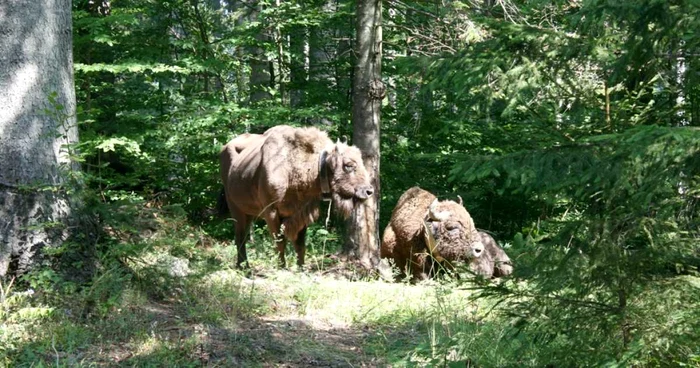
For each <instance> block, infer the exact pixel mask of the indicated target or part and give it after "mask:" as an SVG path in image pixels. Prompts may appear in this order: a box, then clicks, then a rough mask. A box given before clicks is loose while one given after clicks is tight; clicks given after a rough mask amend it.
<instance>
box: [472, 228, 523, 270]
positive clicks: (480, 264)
mask: <svg viewBox="0 0 700 368" xmlns="http://www.w3.org/2000/svg"><path fill="white" fill-rule="evenodd" d="M479 237H480V239H481V243H482V244H484V252H483V253H482V254H481V256H479V257H477V258H474V259H472V260H471V262H469V269H470V270H471V271H472V272H474V273H475V274H478V275H482V276H484V277H503V276H508V275H510V274H511V273H513V264H512V263H511V261H510V258H509V257H508V255H507V254H506V252H505V251H504V250H503V249H502V248H501V247H500V246H499V245H498V243H496V240H495V239H494V238H493V237H492V236H491V235H489V234H487V233H485V232H483V231H479Z"/></svg>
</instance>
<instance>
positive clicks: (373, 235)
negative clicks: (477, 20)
mask: <svg viewBox="0 0 700 368" xmlns="http://www.w3.org/2000/svg"><path fill="white" fill-rule="evenodd" d="M381 19H382V4H381V0H357V10H356V23H355V29H356V40H355V55H356V56H357V61H356V63H355V71H354V76H353V108H352V123H353V144H354V145H356V146H357V147H358V148H359V149H360V150H361V151H362V156H363V160H364V164H365V167H366V168H367V171H368V172H369V174H370V175H371V178H372V185H373V186H374V195H372V196H371V197H370V198H369V199H368V200H367V201H365V202H363V203H362V204H361V205H358V206H357V207H356V210H355V211H353V213H352V215H351V217H350V219H349V220H348V239H347V242H346V244H345V249H344V252H345V253H346V254H347V255H348V258H349V259H351V260H359V261H360V263H361V264H362V265H363V266H365V267H366V268H369V269H377V268H378V267H379V264H380V258H379V240H380V237H379V226H378V225H379V222H378V220H379V198H381V197H380V190H379V189H380V186H379V184H380V183H379V159H380V146H379V133H380V108H381V102H382V99H383V98H384V95H385V94H386V88H385V87H384V84H383V83H382V81H381V60H382V28H381Z"/></svg>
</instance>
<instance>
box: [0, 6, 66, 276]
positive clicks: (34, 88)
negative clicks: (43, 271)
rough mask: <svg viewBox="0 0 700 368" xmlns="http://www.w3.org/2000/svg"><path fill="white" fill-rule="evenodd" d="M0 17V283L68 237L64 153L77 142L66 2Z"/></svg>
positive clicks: (3, 10)
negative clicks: (2, 278)
mask: <svg viewBox="0 0 700 368" xmlns="http://www.w3.org/2000/svg"><path fill="white" fill-rule="evenodd" d="M0 14H1V15H0V35H2V37H0V276H5V275H9V274H15V273H22V272H24V271H26V270H27V269H28V268H29V267H30V266H31V265H32V264H33V262H34V261H35V260H36V258H37V256H38V255H39V254H40V252H39V251H40V250H41V248H43V247H47V246H48V247H50V246H55V245H58V244H60V243H61V242H62V241H63V240H64V239H65V237H66V236H67V234H68V226H66V223H67V220H68V219H69V218H70V215H71V205H70V201H69V200H68V198H67V196H66V195H65V194H64V190H62V186H63V185H64V184H65V177H66V176H65V174H66V172H68V171H70V170H75V169H76V167H75V166H74V165H73V163H72V162H71V160H70V158H69V157H68V155H67V149H66V147H65V145H67V144H71V143H75V142H77V140H78V129H77V126H76V124H75V90H74V86H73V60H72V29H71V2H70V0H46V1H29V0H3V1H2V2H0ZM59 106H60V107H59ZM49 188H50V190H47V189H49ZM40 189H44V190H40ZM56 189H58V190H56Z"/></svg>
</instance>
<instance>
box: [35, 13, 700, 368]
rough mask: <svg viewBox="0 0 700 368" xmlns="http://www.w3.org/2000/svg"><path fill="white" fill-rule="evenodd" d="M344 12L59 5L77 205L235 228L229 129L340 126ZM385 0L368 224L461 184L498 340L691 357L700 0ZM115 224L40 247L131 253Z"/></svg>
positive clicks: (108, 256)
mask: <svg viewBox="0 0 700 368" xmlns="http://www.w3.org/2000/svg"><path fill="white" fill-rule="evenodd" d="M354 9H355V8H354V2H352V1H345V0H338V1H312V0H307V1H304V0H260V1H225V0H221V1H218V0H164V1H160V0H159V1H154V0H120V1H112V2H111V3H110V2H100V1H74V2H73V17H74V19H73V21H74V23H73V26H74V60H75V67H76V77H75V78H76V92H77V97H78V105H79V113H78V121H79V123H80V144H79V147H78V149H79V151H80V152H81V160H82V163H81V164H82V169H83V175H84V178H83V180H84V182H85V184H86V187H87V189H86V190H87V191H88V193H87V194H85V196H86V198H87V200H86V201H87V207H88V208H91V209H92V210H94V211H95V212H96V213H97V215H98V218H99V219H100V221H102V224H103V225H104V224H113V223H119V224H122V225H120V226H126V225H123V224H125V223H128V221H127V220H128V218H129V217H130V216H131V215H130V214H129V213H128V212H124V213H121V212H119V211H115V208H127V207H128V206H130V205H133V204H138V205H142V206H155V207H164V208H168V209H169V210H171V211H178V213H182V214H184V215H185V216H186V219H187V222H188V223H189V224H190V225H193V226H199V227H201V229H203V231H204V232H206V233H207V234H208V235H210V236H212V237H213V238H215V239H220V240H222V239H232V238H233V231H232V226H231V224H230V222H226V221H222V220H221V219H218V218H217V217H216V216H215V214H214V213H213V210H212V209H213V208H215V201H216V198H217V195H218V193H219V191H220V182H219V180H220V179H219V173H218V170H219V169H218V165H217V155H218V153H219V149H220V147H221V145H222V144H223V143H225V142H226V141H228V140H229V139H230V138H231V137H233V136H234V135H236V134H239V133H242V132H254V133H259V132H262V131H264V130H266V129H267V128H268V127H271V126H274V125H279V124H291V125H300V126H301V125H316V126H320V127H322V128H323V129H324V130H327V131H329V132H330V134H331V135H332V136H334V137H341V136H343V135H347V136H352V125H351V123H350V121H351V119H350V118H351V117H350V113H351V103H352V100H351V96H352V77H353V76H352V73H353V65H354V55H353V51H352V45H353V34H354ZM383 9H384V14H383V20H384V24H383V33H384V41H383V50H384V59H383V67H382V72H383V80H384V81H385V83H386V85H387V86H388V94H387V97H386V98H385V100H384V101H383V107H382V126H381V129H382V145H381V148H382V155H381V183H382V191H381V207H380V208H381V216H380V223H381V228H382V229H383V228H384V226H385V224H386V222H387V221H388V218H389V217H390V213H391V210H392V208H393V205H394V204H395V202H396V200H397V199H398V197H399V196H400V195H401V194H402V193H403V192H404V191H405V190H406V189H408V188H409V187H411V186H414V185H420V186H421V187H423V188H424V189H427V190H429V191H431V192H433V193H435V194H436V195H438V197H441V198H453V199H454V198H456V196H457V195H460V196H461V197H462V198H463V199H464V203H465V206H466V207H467V209H468V210H469V212H470V213H471V215H472V216H473V218H474V220H475V223H476V224H477V227H479V228H482V229H487V230H489V231H491V232H492V233H494V234H495V235H496V238H497V239H498V240H499V241H500V242H501V243H502V244H504V245H506V246H507V252H508V253H509V255H510V257H511V258H512V259H513V260H514V263H515V269H516V272H515V274H514V277H513V279H512V280H509V281H507V282H503V283H500V284H491V283H488V282H482V281H479V280H477V281H476V283H468V284H465V285H467V286H468V287H472V288H475V290H476V292H477V295H478V296H481V297H484V298H492V299H491V300H496V301H497V302H496V303H495V310H497V311H498V313H500V314H499V316H501V317H499V318H503V320H504V321H508V323H509V325H510V326H512V329H511V330H509V331H510V332H509V333H510V334H509V335H508V336H504V337H503V338H508V339H519V338H522V336H527V339H528V340H527V341H528V342H527V344H523V346H526V345H527V346H531V345H535V346H537V347H538V349H537V351H538V352H539V354H540V356H539V357H538V360H537V362H538V363H543V364H549V363H552V364H555V365H557V366H577V365H582V366H597V365H606V364H607V365H610V366H633V365H637V366H676V365H678V364H681V363H683V364H689V365H698V364H700V350H698V346H700V336H698V334H697V331H700V308H697V307H698V303H699V302H700V281H698V278H697V271H698V266H700V250H699V244H700V241H699V240H700V217H699V214H698V208H699V206H700V203H699V202H700V154H699V151H700V37H698V34H697V30H698V29H700V4H698V3H697V2H696V1H692V0H685V1H684V0H678V1H657V0H637V1H614V2H613V1H606V0H581V1H577V0H570V1H518V0H513V1H508V0H483V1H477V0H473V1H408V0H406V1H399V0H387V1H384V5H383ZM120 216H121V217H122V218H120ZM132 220H133V219H132ZM120 229H122V230H123V231H127V232H128V230H124V229H126V228H125V227H121V228H120ZM115 231H116V230H115ZM328 231H330V232H331V233H333V234H338V233H342V223H340V222H339V221H332V224H331V226H330V227H329V228H328V229H326V230H325V233H322V234H323V235H324V236H325V235H326V234H327V233H328ZM117 232H118V231H117ZM317 233H318V232H317ZM110 239H112V240H110ZM114 239H115V238H110V237H109V234H107V235H105V239H103V240H101V243H100V244H98V245H92V246H91V248H89V249H86V247H85V245H84V243H80V242H78V243H76V244H73V245H70V246H67V247H66V248H65V249H63V250H58V251H55V253H56V254H55V257H56V258H57V259H60V262H58V263H61V262H63V263H66V262H68V263H70V262H79V259H81V258H80V257H78V258H77V259H78V261H75V260H72V258H71V257H72V256H69V255H68V254H72V253H75V252H77V253H86V252H87V253H95V254H97V255H98V258H99V259H100V260H101V262H102V266H103V267H104V265H105V264H109V262H112V261H113V260H117V261H119V260H123V259H125V258H129V257H132V256H133V255H134V254H136V253H138V251H139V250H138V249H135V248H133V247H124V246H116V241H115V240H114ZM314 239H316V238H314V237H312V239H311V240H310V241H314ZM91 244H92V243H91ZM117 263H118V262H117ZM99 269H100V267H97V268H96V269H92V268H90V267H86V268H84V269H83V271H84V272H85V273H87V274H88V276H87V277H88V278H89V277H93V276H94V275H97V274H99V272H100V271H99ZM36 275H41V274H35V276H34V279H33V280H35V283H36V280H40V281H41V280H45V279H51V278H50V277H44V276H36ZM44 275H45V274H44ZM42 277H43V278H42ZM465 285H462V286H465ZM522 334H526V335H522ZM519 336H520V337H519ZM461 338H462V339H466V337H464V336H462V337H461ZM460 341H461V340H460V337H458V338H456V340H454V341H453V342H452V343H453V344H455V345H459V344H460ZM523 348H524V347H523ZM516 350H517V349H516ZM513 354H514V355H517V351H516V352H514V353H513ZM494 365H497V364H494Z"/></svg>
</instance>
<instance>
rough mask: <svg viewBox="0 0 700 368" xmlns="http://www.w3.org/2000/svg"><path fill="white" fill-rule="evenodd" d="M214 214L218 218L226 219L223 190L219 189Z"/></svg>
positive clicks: (226, 210) (224, 192)
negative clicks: (215, 213) (216, 214)
mask: <svg viewBox="0 0 700 368" xmlns="http://www.w3.org/2000/svg"><path fill="white" fill-rule="evenodd" d="M216 212H217V213H218V215H219V217H227V216H228V214H229V210H228V203H227V202H226V191H225V190H224V188H221V192H219V198H218V199H217V200H216Z"/></svg>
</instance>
